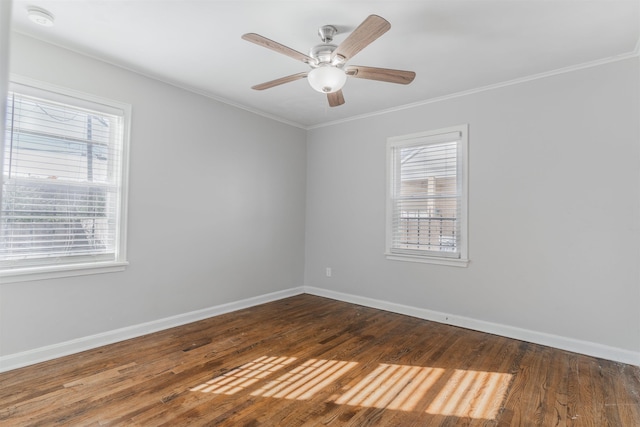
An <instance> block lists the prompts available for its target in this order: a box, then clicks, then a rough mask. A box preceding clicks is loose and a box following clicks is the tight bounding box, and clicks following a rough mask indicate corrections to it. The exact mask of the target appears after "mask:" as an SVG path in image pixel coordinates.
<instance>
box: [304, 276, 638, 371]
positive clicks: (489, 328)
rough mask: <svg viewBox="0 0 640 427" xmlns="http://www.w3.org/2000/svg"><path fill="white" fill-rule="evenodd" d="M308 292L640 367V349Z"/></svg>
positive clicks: (325, 291) (326, 292) (354, 297)
mask: <svg viewBox="0 0 640 427" xmlns="http://www.w3.org/2000/svg"><path fill="white" fill-rule="evenodd" d="M304 292H305V293H307V294H311V295H317V296H321V297H326V298H331V299H335V300H339V301H344V302H348V303H352V304H358V305H363V306H365V307H371V308H377V309H380V310H386V311H390V312H392V313H398V314H405V315H407V316H412V317H417V318H419V319H425V320H431V321H434V322H438V323H444V324H447V325H452V326H459V327H462V328H467V329H473V330H475V331H480V332H486V333H490V334H494V335H500V336H503V337H508V338H513V339H517V340H521V341H527V342H531V343H535V344H541V345H546V346H549V347H554V348H558V349H561V350H567V351H571V352H574V353H580V354H585V355H588V356H593V357H599V358H602V359H607V360H613V361H616V362H621V363H627V364H631V365H636V366H640V352H635V351H631V350H625V349H622V348H617V347H610V346H606V345H603V344H598V343H594V342H590V341H582V340H577V339H573V338H567V337H562V336H558V335H552V334H547V333H544V332H537V331H531V330H528V329H522V328H517V327H514V326H508V325H502V324H499V323H492V322H486V321H483V320H477V319H472V318H469V317H463V316H456V315H453V314H447V313H441V312H439V311H433V310H428V309H424V308H417V307H411V306H407V305H402V304H396V303H392V302H388V301H382V300H376V299H373V298H367V297H361V296H357V295H352V294H345V293H342V292H336V291H331V290H328V289H321V288H315V287H313V286H305V287H304Z"/></svg>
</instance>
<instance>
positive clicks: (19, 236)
mask: <svg viewBox="0 0 640 427" xmlns="http://www.w3.org/2000/svg"><path fill="white" fill-rule="evenodd" d="M13 88H14V89H15V90H11V91H10V92H9V96H8V99H7V120H6V135H5V139H4V146H3V149H4V150H3V165H2V168H3V169H2V178H3V181H2V210H1V211H0V237H1V242H0V267H1V268H2V269H4V270H6V269H24V268H29V267H42V266H50V265H57V266H59V265H61V264H62V265H65V264H66V265H69V264H71V265H77V264H83V263H85V264H86V263H104V262H118V261H123V260H124V246H123V245H124V242H123V231H124V229H123V224H124V223H123V216H124V215H123V212H124V209H123V204H124V200H123V198H124V191H123V184H124V182H123V176H124V175H123V171H124V168H123V166H124V165H123V160H124V157H123V156H124V123H125V122H124V121H125V111H124V110H122V109H119V108H117V107H113V106H108V105H105V104H101V103H96V102H92V101H90V100H86V99H78V98H74V97H71V96H65V95H64V94H60V93H50V92H47V91H44V90H37V89H34V88H31V87H26V86H25V87H23V86H21V85H13ZM20 89H24V90H20ZM34 93H35V94H36V95H34Z"/></svg>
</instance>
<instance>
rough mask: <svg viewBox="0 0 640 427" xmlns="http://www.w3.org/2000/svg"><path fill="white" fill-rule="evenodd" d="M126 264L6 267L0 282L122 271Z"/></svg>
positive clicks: (102, 263)
mask: <svg viewBox="0 0 640 427" xmlns="http://www.w3.org/2000/svg"><path fill="white" fill-rule="evenodd" d="M128 265H129V263H128V262H126V261H121V262H95V263H90V264H75V265H74V264H68V265H55V266H43V267H25V268H15V269H6V270H0V284H3V283H15V282H27V281H31V280H46V279H59V278H62V277H73V276H85V275H89V274H102V273H112V272H116V271H124V269H125V268H126V267H127V266H128Z"/></svg>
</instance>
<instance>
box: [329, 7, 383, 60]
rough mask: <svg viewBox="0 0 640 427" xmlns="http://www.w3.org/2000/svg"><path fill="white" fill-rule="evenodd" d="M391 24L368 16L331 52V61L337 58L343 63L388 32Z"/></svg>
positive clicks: (374, 16)
mask: <svg viewBox="0 0 640 427" xmlns="http://www.w3.org/2000/svg"><path fill="white" fill-rule="evenodd" d="M389 28H391V24H390V23H389V22H388V21H387V20H386V19H384V18H381V17H380V16H378V15H369V16H368V17H367V19H365V20H364V21H363V22H362V24H360V25H359V26H358V28H356V29H355V30H353V32H352V33H351V34H349V36H347V38H346V39H344V41H343V42H342V43H340V45H339V46H338V47H337V48H336V50H334V51H333V54H332V55H331V60H333V59H334V58H336V57H338V58H341V59H342V61H343V62H347V61H348V60H349V58H351V57H353V56H354V55H355V54H356V53H358V52H360V51H361V50H362V49H364V48H365V47H367V46H368V45H369V44H370V43H371V42H373V41H374V40H375V39H377V38H378V37H380V36H381V35H383V34H384V33H386V32H387V31H389Z"/></svg>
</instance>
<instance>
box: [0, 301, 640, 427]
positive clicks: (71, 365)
mask: <svg viewBox="0 0 640 427" xmlns="http://www.w3.org/2000/svg"><path fill="white" fill-rule="evenodd" d="M0 425H2V426H56V425H71V426H103V425H118V426H119V425H122V426H189V425H206V426H214V425H229V426H322V425H328V426H343V425H348V426H374V425H375V426H463V425H464V426H536V425H539V426H596V427H600V426H623V427H627V426H629V427H632V426H640V368H638V367H634V366H630V365H624V364H620V363H614V362H610V361H606V360H601V359H596V358H593V357H587V356H582V355H578V354H574V353H569V352H565V351H561V350H556V349H552V348H548V347H543V346H539V345H534V344H529V343H526V342H521V341H516V340H512V339H508V338H503V337H498V336H494V335H489V334H484V333H480V332H474V331H469V330H465V329H461V328H456V327H451V326H445V325H441V324H438V323H433V322H428V321H424V320H420V319H416V318H412V317H407V316H402V315H397V314H392V313H388V312H385V311H380V310H375V309H370V308H365V307H361V306H357V305H352V304H347V303H343V302H338V301H334V300H330V299H325V298H320V297H316V296H311V295H300V296H295V297H292V298H287V299H284V300H280V301H276V302H273V303H269V304H264V305H261V306H257V307H253V308H249V309H246V310H241V311H237V312H234V313H230V314H226V315H222V316H218V317H215V318H211V319H207V320H204V321H200V322H196V323H192V324H189V325H185V326H181V327H177V328H173V329H169V330H166V331H162V332H158V333H154V334H150V335H147V336H144V337H140V338H136V339H132V340H129V341H125V342H121V343H117V344H113V345H109V346H105V347H101V348H98V349H94V350H90V351H86V352H83V353H79V354H76V355H72V356H68V357H64V358H60V359H56V360H52V361H49V362H45V363H41V364H38V365H34V366H30V367H26V368H22V369H17V370H13V371H9V372H6V373H3V374H0Z"/></svg>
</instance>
